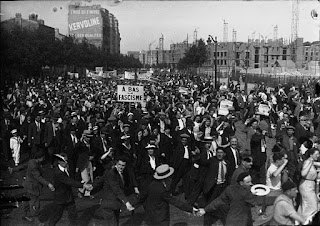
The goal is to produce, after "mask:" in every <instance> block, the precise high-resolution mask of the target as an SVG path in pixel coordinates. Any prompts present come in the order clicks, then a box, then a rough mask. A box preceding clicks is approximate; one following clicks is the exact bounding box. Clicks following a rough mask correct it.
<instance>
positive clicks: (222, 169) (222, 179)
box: [220, 161, 224, 182]
mask: <svg viewBox="0 0 320 226" xmlns="http://www.w3.org/2000/svg"><path fill="white" fill-rule="evenodd" d="M220 177H221V182H224V168H223V162H222V161H220Z"/></svg>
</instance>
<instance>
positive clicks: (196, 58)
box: [178, 39, 208, 69]
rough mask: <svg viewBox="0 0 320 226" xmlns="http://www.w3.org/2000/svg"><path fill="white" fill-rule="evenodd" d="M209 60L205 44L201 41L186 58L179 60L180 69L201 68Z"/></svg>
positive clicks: (188, 52)
mask: <svg viewBox="0 0 320 226" xmlns="http://www.w3.org/2000/svg"><path fill="white" fill-rule="evenodd" d="M207 60H208V52H207V47H206V44H205V42H204V41H203V40H202V39H200V40H199V41H198V43H197V44H196V45H193V46H192V47H191V48H190V49H189V50H188V51H187V52H186V53H185V56H184V57H183V58H182V59H180V60H179V62H178V68H179V69H187V68H190V67H200V66H201V65H202V64H203V63H205V62H206V61H207Z"/></svg>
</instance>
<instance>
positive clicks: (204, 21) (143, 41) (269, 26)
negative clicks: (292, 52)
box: [1, 0, 320, 54]
mask: <svg viewBox="0 0 320 226" xmlns="http://www.w3.org/2000/svg"><path fill="white" fill-rule="evenodd" d="M76 2H80V1H1V21H3V20H7V19H10V18H13V17H15V14H16V13H21V14H22V18H25V19H27V18H28V15H29V14H31V13H36V14H38V15H39V19H43V20H44V22H45V25H48V26H50V27H54V28H59V30H60V33H62V34H64V35H67V34H68V5H69V4H74V3H76ZM81 3H82V4H85V5H101V7H103V8H106V9H108V10H109V12H110V13H112V14H113V15H114V16H115V17H116V18H117V19H118V21H119V30H120V37H121V43H120V46H121V53H124V54H126V53H127V52H128V51H141V50H148V48H149V44H150V43H151V42H153V41H155V42H154V44H153V45H152V49H155V48H156V47H157V45H158V43H159V38H160V37H161V34H163V35H164V48H165V49H169V47H170V44H172V43H178V42H182V41H184V40H186V39H187V35H188V36H189V38H188V41H189V42H193V35H194V30H195V29H197V37H198V39H200V38H202V39H204V40H207V38H208V35H209V34H210V35H212V36H217V38H218V41H222V40H223V20H225V21H226V22H227V23H228V40H229V41H232V30H233V29H235V30H236V31H237V41H242V42H246V41H247V40H248V38H250V39H251V38H252V36H253V33H254V32H255V38H256V39H258V38H259V37H258V36H259V33H260V34H261V35H262V36H263V37H266V36H268V39H269V38H270V39H273V28H274V26H276V25H277V26H278V38H285V39H289V38H290V36H291V11H292V5H291V4H292V3H291V1H227V0H224V1H132V0H131V1H128V0H124V1H123V2H122V3H121V4H119V5H117V6H111V4H110V0H108V1H95V0H92V1H91V2H90V3H89V2H88V1H81ZM54 8H56V9H57V11H56V12H54V10H53V9H54ZM313 9H316V10H317V11H318V13H320V2H319V1H316V0H315V1H300V11H299V15H300V16H299V19H300V20H299V21H300V23H299V30H298V34H299V37H303V38H304V42H306V41H310V42H313V41H319V30H320V19H319V18H318V20H314V19H312V18H311V10H313Z"/></svg>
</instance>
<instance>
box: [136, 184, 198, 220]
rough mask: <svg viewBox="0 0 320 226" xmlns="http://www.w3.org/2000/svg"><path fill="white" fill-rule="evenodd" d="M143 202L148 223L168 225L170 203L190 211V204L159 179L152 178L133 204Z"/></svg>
mask: <svg viewBox="0 0 320 226" xmlns="http://www.w3.org/2000/svg"><path fill="white" fill-rule="evenodd" d="M141 203H145V212H146V214H145V216H146V217H147V219H146V221H147V223H148V224H149V225H163V226H164V225H166V226H169V225H170V205H169V204H171V205H173V206H175V207H177V208H179V209H181V210H184V211H187V212H192V206H191V205H189V204H187V203H185V202H183V201H181V200H179V199H177V198H176V197H174V196H173V195H172V194H171V193H170V192H169V188H168V187H167V186H166V185H164V183H163V182H162V181H160V180H154V181H152V182H151V184H150V185H149V187H148V189H147V191H146V192H145V193H142V194H141V196H140V199H139V200H138V201H137V202H133V206H137V205H139V204H141Z"/></svg>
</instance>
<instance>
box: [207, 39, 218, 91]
mask: <svg viewBox="0 0 320 226" xmlns="http://www.w3.org/2000/svg"><path fill="white" fill-rule="evenodd" d="M211 42H214V44H215V46H214V54H215V56H214V87H215V88H216V89H218V83H217V78H218V77H217V76H218V74H217V55H218V54H217V47H218V41H217V37H215V39H213V37H212V36H211V35H209V37H208V40H207V43H208V44H209V45H210V44H211Z"/></svg>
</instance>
